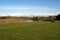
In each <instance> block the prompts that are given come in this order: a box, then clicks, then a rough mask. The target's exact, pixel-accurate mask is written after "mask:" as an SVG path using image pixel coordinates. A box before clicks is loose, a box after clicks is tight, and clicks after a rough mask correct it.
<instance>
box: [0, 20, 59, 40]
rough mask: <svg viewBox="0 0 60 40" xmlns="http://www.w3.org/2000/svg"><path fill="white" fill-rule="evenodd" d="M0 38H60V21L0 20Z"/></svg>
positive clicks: (44, 39)
mask: <svg viewBox="0 0 60 40" xmlns="http://www.w3.org/2000/svg"><path fill="white" fill-rule="evenodd" d="M0 40H60V21H56V22H54V23H51V22H10V23H9V22H0Z"/></svg>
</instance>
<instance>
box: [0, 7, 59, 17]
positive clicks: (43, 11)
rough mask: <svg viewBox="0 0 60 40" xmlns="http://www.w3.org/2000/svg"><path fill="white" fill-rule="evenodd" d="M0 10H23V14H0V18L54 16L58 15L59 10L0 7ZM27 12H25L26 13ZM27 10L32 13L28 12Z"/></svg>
mask: <svg viewBox="0 0 60 40" xmlns="http://www.w3.org/2000/svg"><path fill="white" fill-rule="evenodd" d="M0 10H12V11H13V10H24V11H23V12H12V13H7V14H1V15H2V16H5V15H10V16H31V15H33V16H40V15H56V14H58V13H60V9H55V8H48V7H0ZM26 10H27V12H26ZM28 10H30V11H32V12H28Z"/></svg>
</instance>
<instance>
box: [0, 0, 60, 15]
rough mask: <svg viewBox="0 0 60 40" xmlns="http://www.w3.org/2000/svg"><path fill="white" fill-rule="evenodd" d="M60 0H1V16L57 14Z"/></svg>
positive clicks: (59, 11)
mask: <svg viewBox="0 0 60 40" xmlns="http://www.w3.org/2000/svg"><path fill="white" fill-rule="evenodd" d="M59 13H60V0H0V16H6V15H8V16H10V15H11V16H31V15H36V16H37V15H39V16H40V15H57V14H59Z"/></svg>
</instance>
